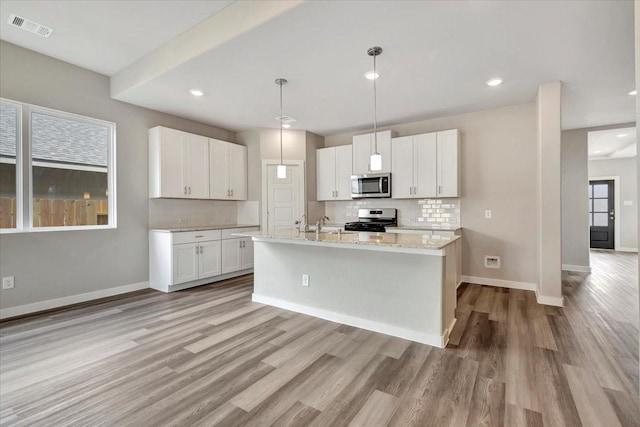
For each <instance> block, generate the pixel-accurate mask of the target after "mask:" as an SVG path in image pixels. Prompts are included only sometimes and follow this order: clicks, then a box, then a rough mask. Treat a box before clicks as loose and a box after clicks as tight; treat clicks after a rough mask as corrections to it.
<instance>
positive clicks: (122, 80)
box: [111, 0, 304, 99]
mask: <svg viewBox="0 0 640 427" xmlns="http://www.w3.org/2000/svg"><path fill="white" fill-rule="evenodd" d="M302 3H304V0H276V1H271V0H269V1H236V2H234V3H232V4H230V5H229V6H227V7H225V8H224V9H222V10H221V11H220V12H218V13H216V14H214V15H212V16H210V17H209V18H207V19H205V20H204V21H202V22H201V23H199V24H198V25H196V26H195V27H193V28H191V29H189V30H188V31H185V32H184V33H182V34H181V35H179V36H178V37H176V38H174V39H173V40H171V41H169V42H167V43H165V44H164V45H162V46H160V47H159V48H157V49H155V50H154V51H152V52H150V53H149V54H147V55H145V56H143V57H142V58H140V59H139V60H137V61H136V62H134V63H133V64H131V65H130V66H128V67H127V68H124V69H122V70H121V71H119V72H118V73H116V74H114V75H113V76H111V97H112V98H114V99H121V98H123V97H124V96H125V95H126V93H127V92H128V91H129V90H131V89H133V88H135V87H137V86H139V85H141V84H144V83H145V82H148V81H150V80H153V79H154V78H156V77H159V76H161V75H163V74H164V73H166V72H168V71H170V70H172V69H174V68H176V67H178V66H180V65H182V64H184V63H185V62H187V61H189V60H191V59H193V58H195V57H197V56H199V55H201V54H203V53H205V52H207V51H209V50H211V49H214V48H215V47H217V46H220V45H222V44H223V43H226V42H228V41H230V40H232V39H234V38H235V37H238V36H239V35H241V34H244V33H246V32H247V31H250V30H252V29H253V28H256V27H258V26H260V25H262V24H264V23H265V22H267V21H269V20H271V19H273V18H275V17H277V16H279V15H281V14H283V13H286V12H287V11H289V10H291V9H293V8H295V7H297V6H299V5H300V4H302Z"/></svg>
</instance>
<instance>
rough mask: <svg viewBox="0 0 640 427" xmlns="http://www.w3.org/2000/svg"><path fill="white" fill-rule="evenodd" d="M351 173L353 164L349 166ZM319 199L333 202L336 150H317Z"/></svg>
mask: <svg viewBox="0 0 640 427" xmlns="http://www.w3.org/2000/svg"><path fill="white" fill-rule="evenodd" d="M349 171H351V164H349ZM316 182H317V199H318V200H333V199H334V198H335V190H336V149H335V148H333V147H332V148H320V149H318V150H316Z"/></svg>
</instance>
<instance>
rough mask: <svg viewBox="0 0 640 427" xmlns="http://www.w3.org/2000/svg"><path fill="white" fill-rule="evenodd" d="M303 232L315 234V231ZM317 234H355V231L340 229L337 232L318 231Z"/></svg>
mask: <svg viewBox="0 0 640 427" xmlns="http://www.w3.org/2000/svg"><path fill="white" fill-rule="evenodd" d="M305 233H307V234H316V232H315V231H306V232H305ZM318 234H321V235H327V234H356V232H355V231H341V232H337V231H320V232H319V233H318Z"/></svg>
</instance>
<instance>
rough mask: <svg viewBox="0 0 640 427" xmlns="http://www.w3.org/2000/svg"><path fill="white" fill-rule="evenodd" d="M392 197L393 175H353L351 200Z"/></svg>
mask: <svg viewBox="0 0 640 427" xmlns="http://www.w3.org/2000/svg"><path fill="white" fill-rule="evenodd" d="M369 197H370V198H374V197H391V174H390V173H370V174H366V175H351V198H352V199H362V198H369Z"/></svg>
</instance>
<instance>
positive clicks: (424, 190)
mask: <svg viewBox="0 0 640 427" xmlns="http://www.w3.org/2000/svg"><path fill="white" fill-rule="evenodd" d="M436 141H437V137H436V134H435V133H424V134H421V135H414V137H413V147H414V153H415V162H414V165H415V171H414V184H413V185H414V186H415V190H414V197H436V195H437V194H436V190H437V184H436V183H437V173H436V172H437V148H436V147H437V143H436Z"/></svg>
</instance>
